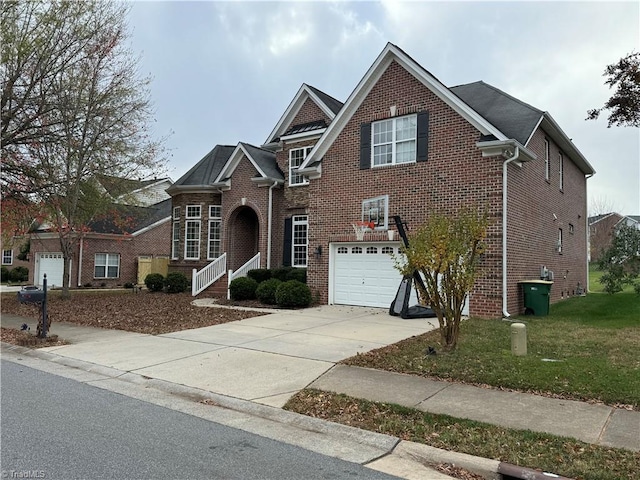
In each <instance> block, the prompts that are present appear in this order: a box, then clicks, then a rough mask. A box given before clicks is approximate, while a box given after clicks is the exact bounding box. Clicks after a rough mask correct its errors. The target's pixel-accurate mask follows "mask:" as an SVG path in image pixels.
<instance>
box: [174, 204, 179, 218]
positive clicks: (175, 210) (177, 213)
mask: <svg viewBox="0 0 640 480" xmlns="http://www.w3.org/2000/svg"><path fill="white" fill-rule="evenodd" d="M173 219H174V220H180V207H173Z"/></svg>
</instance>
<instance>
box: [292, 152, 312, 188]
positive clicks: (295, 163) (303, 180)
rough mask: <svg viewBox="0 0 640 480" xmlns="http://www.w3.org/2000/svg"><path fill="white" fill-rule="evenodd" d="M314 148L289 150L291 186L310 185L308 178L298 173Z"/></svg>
mask: <svg viewBox="0 0 640 480" xmlns="http://www.w3.org/2000/svg"><path fill="white" fill-rule="evenodd" d="M312 148H313V147H303V148H294V149H292V150H289V185H307V184H308V183H309V179H308V178H307V177H305V176H304V175H301V174H299V173H298V168H299V167H300V165H302V162H304V159H305V158H306V157H307V155H308V154H309V152H310V151H311V149H312Z"/></svg>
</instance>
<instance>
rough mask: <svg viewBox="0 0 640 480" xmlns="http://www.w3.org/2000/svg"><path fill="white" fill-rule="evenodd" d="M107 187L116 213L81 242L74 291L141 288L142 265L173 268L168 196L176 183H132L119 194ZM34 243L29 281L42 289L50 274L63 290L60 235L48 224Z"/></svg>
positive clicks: (72, 279)
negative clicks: (138, 285)
mask: <svg viewBox="0 0 640 480" xmlns="http://www.w3.org/2000/svg"><path fill="white" fill-rule="evenodd" d="M101 183H102V185H104V186H105V194H106V195H110V197H111V198H113V201H114V204H113V208H114V210H115V211H114V212H113V213H112V214H109V215H108V216H105V217H104V218H102V219H100V220H96V221H94V222H91V223H90V224H89V225H88V231H87V232H86V233H84V234H83V235H82V238H80V239H78V244H77V247H76V248H75V251H74V252H73V253H72V258H71V268H70V279H69V287H71V288H75V287H82V286H93V287H100V286H106V287H115V286H123V285H124V284H125V283H133V284H136V283H140V278H139V264H140V262H141V261H142V260H149V261H152V260H153V259H163V258H164V259H165V260H164V263H165V264H166V263H168V260H167V259H168V257H169V245H168V242H167V238H169V237H170V235H171V226H170V225H171V223H170V218H171V199H170V198H169V196H168V194H167V193H166V192H165V190H166V189H167V188H168V187H169V186H170V185H171V183H172V182H171V180H170V179H168V178H163V179H154V180H149V181H131V182H126V185H125V184H123V183H122V182H119V183H118V185H119V187H118V189H116V190H113V189H111V188H110V182H108V181H105V180H104V179H103V181H102V182H101ZM113 185H115V183H114V184H113ZM123 188H124V189H125V190H126V192H123V191H122V189H123ZM125 201H126V202H131V203H133V202H135V205H134V204H127V203H124V202H125ZM29 237H30V240H31V248H30V255H29V257H30V265H29V281H30V282H32V283H33V284H35V285H38V286H41V285H42V280H43V275H44V274H46V275H47V285H48V287H49V288H51V287H61V286H62V273H63V258H62V253H61V252H60V239H59V235H58V233H56V232H55V231H52V229H50V228H48V227H47V225H46V224H44V225H42V226H40V227H38V228H35V229H33V230H32V231H31V232H30V234H29Z"/></svg>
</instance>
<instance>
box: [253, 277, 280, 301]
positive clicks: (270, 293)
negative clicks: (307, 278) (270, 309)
mask: <svg viewBox="0 0 640 480" xmlns="http://www.w3.org/2000/svg"><path fill="white" fill-rule="evenodd" d="M280 285H282V281H281V280H278V279H277V278H270V279H269V280H265V281H264V282H262V283H261V284H259V285H258V288H257V289H256V297H257V298H258V300H260V301H261V302H262V303H266V304H267V305H275V304H276V290H278V287H279V286H280Z"/></svg>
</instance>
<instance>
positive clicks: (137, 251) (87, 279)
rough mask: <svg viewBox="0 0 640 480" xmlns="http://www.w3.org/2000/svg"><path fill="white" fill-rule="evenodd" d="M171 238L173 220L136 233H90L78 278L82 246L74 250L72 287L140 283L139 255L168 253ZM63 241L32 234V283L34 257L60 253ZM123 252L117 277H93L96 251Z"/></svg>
mask: <svg viewBox="0 0 640 480" xmlns="http://www.w3.org/2000/svg"><path fill="white" fill-rule="evenodd" d="M170 238H171V222H164V223H162V224H160V225H158V226H156V227H155V228H152V229H151V230H149V231H147V232H145V233H142V234H140V235H137V236H135V237H133V236H121V235H110V236H105V235H99V234H88V235H87V236H86V237H85V239H84V240H83V247H82V271H81V272H80V278H78V266H79V262H78V258H79V253H78V252H79V249H78V248H76V249H75V250H74V253H73V256H72V265H71V272H70V274H71V288H75V287H77V286H78V284H80V285H81V286H84V285H87V284H91V285H92V286H94V287H99V286H103V284H104V286H107V287H115V286H122V285H124V284H125V283H137V275H138V256H143V255H148V256H156V257H158V256H169V253H170V246H169V243H168V241H167V239H170ZM59 251H60V242H59V240H58V239H57V238H42V237H41V236H37V235H33V236H32V238H31V252H32V253H31V263H30V269H29V281H30V282H33V281H34V278H33V275H34V269H35V257H36V253H37V252H59ZM96 253H113V254H120V275H119V277H118V278H114V279H107V278H94V267H95V254H96Z"/></svg>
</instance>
